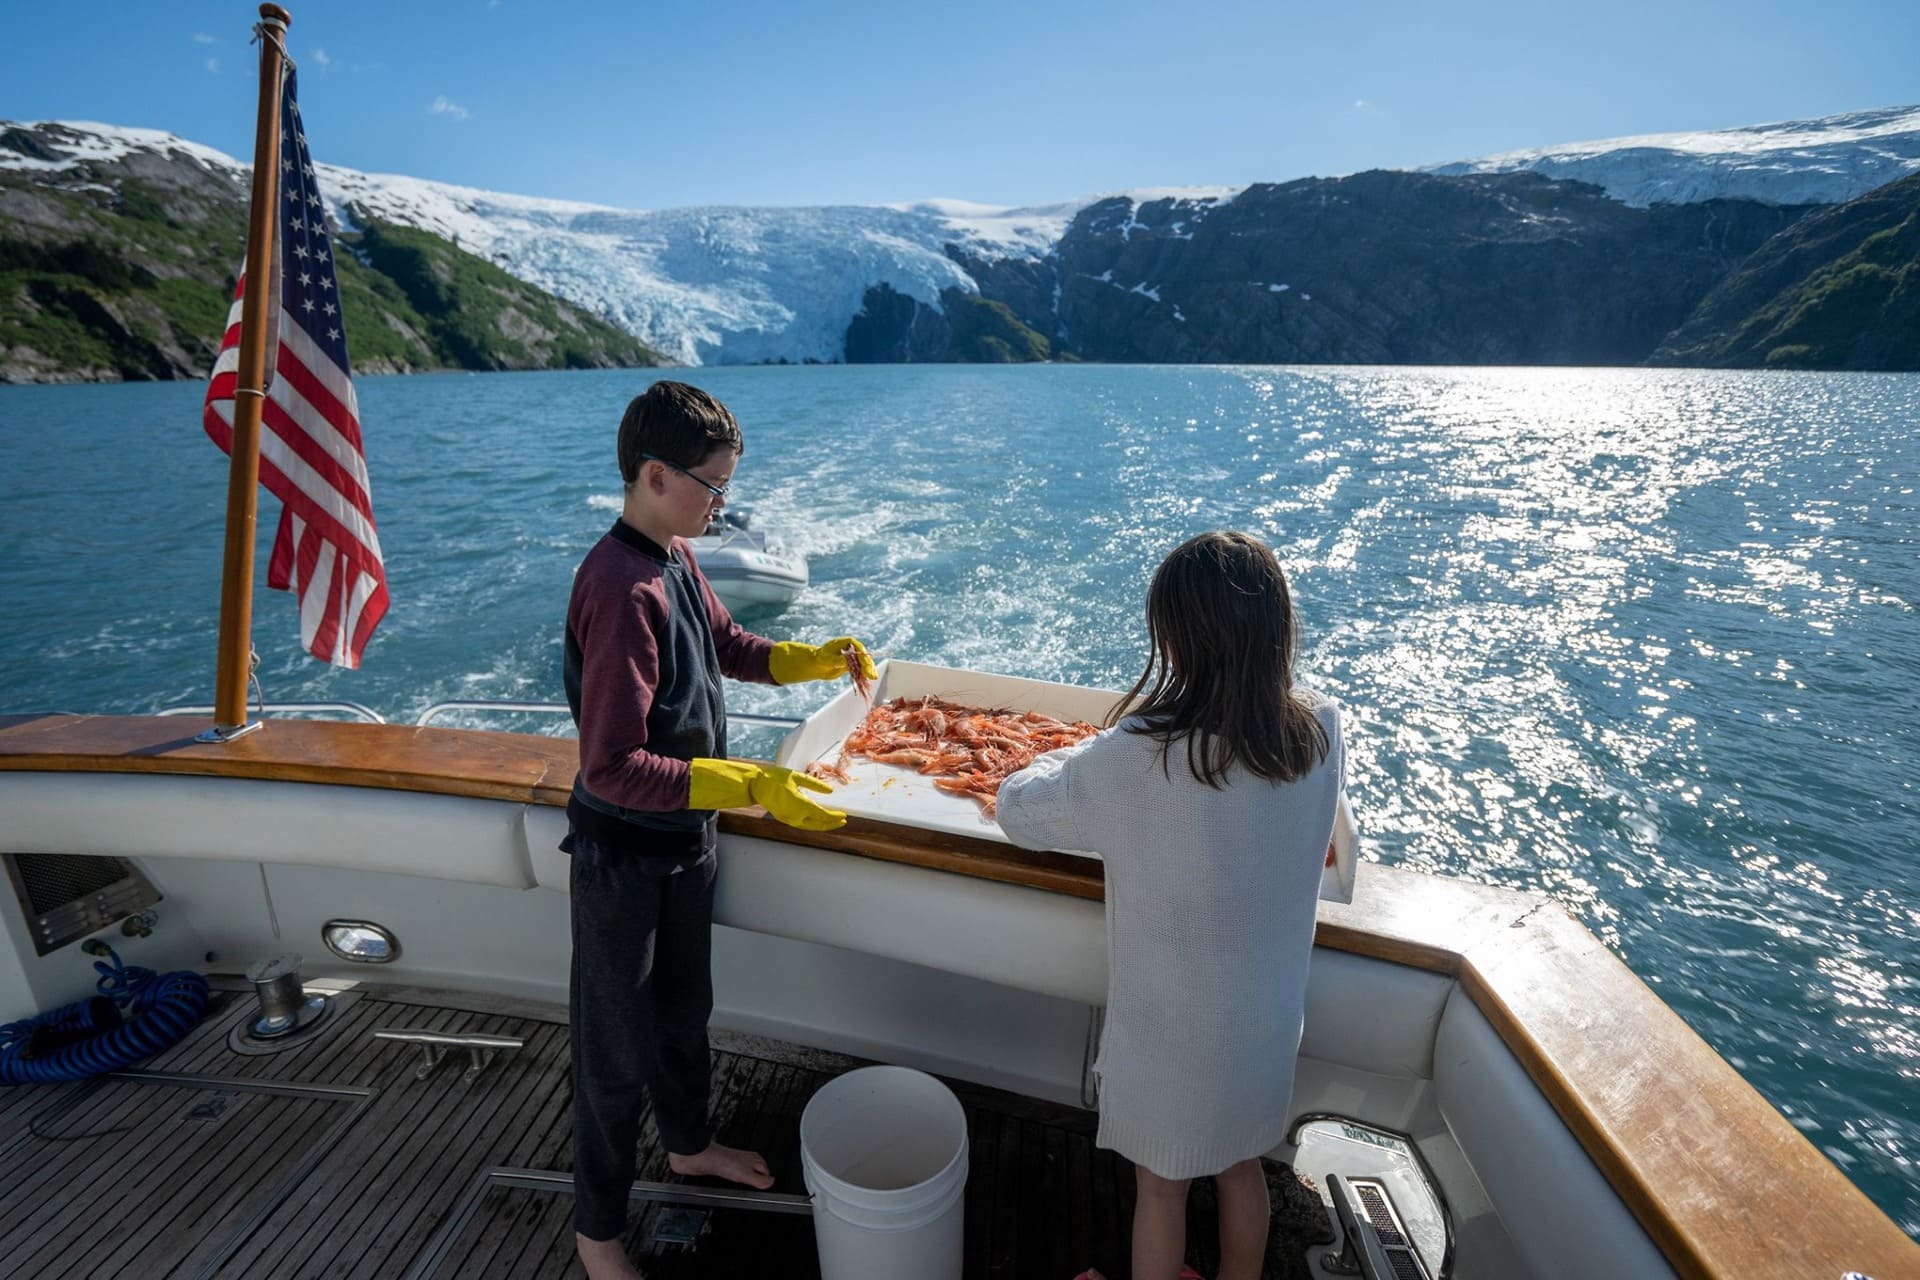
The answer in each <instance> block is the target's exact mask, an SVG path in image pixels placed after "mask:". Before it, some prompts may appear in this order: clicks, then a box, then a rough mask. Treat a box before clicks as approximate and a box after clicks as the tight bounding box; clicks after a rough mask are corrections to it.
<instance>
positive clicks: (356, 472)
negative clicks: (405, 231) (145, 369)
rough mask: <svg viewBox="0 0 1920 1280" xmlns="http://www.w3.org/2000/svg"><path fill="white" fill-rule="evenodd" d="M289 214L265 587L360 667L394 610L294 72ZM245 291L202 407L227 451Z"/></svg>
mask: <svg viewBox="0 0 1920 1280" xmlns="http://www.w3.org/2000/svg"><path fill="white" fill-rule="evenodd" d="M279 212H280V221H279V225H278V227H277V229H276V231H275V236H276V249H277V253H276V255H275V256H276V258H277V259H278V262H277V263H276V266H275V269H276V270H278V271H279V273H280V297H279V300H278V303H277V304H276V305H275V306H274V307H273V312H274V315H273V316H272V317H270V319H269V322H268V324H269V329H270V331H271V332H270V335H269V340H270V342H272V343H273V346H272V347H270V348H269V351H268V357H267V358H268V367H269V368H270V369H271V370H272V373H271V375H270V376H269V378H268V389H267V397H266V403H265V405H264V407H263V413H262V415H261V432H260V483H262V484H264V485H265V486H266V487H267V491H268V492H269V493H271V494H273V495H274V496H275V497H276V498H278V499H280V503H281V507H280V529H279V532H278V533H277V534H276V535H275V537H274V540H273V555H272V558H271V559H270V560H269V562H268V565H267V585H268V586H270V587H272V588H274V589H275V590H278V591H289V590H290V591H293V592H294V593H295V594H296V595H298V596H299V598H300V643H301V644H302V645H304V646H305V647H306V650H307V652H308V653H311V654H312V655H313V656H314V657H316V658H319V659H321V660H322V661H324V662H331V663H334V664H335V665H337V666H342V667H357V666H359V665H360V651H361V649H363V648H364V647H365V646H366V643H367V638H368V637H369V636H371V635H372V634H373V628H374V627H375V625H376V624H378V623H379V621H380V619H381V617H382V616H383V615H385V613H386V612H387V573H386V568H385V566H384V565H382V563H381V561H380V538H379V535H378V534H376V533H375V532H374V527H373V494H372V490H371V489H370V488H369V486H368V484H367V460H366V456H365V453H364V452H363V450H362V449H361V446H360V411H359V407H358V403H357V402H356V400H355V399H354V394H353V381H352V378H351V376H350V374H349V373H348V370H347V335H346V328H345V326H344V324H343V323H342V321H341V316H340V290H339V287H338V282H337V281H336V280H335V278H334V274H333V241H332V239H331V238H330V237H329V236H328V235H327V211H326V205H325V204H324V203H323V202H322V201H321V199H320V189H319V187H318V186H317V185H316V184H315V181H314V173H313V161H312V159H311V158H310V157H309V156H308V155H307V136H306V133H305V132H304V131H303V130H302V129H301V127H300V109H299V107H298V106H296V105H295V103H294V75H293V72H292V70H291V69H289V70H288V72H287V75H286V79H285V83H284V84H283V85H282V87H281V91H280V209H279ZM246 291H247V281H246V277H245V275H244V274H243V275H242V276H241V279H240V283H239V285H238V287H237V288H235V290H234V293H233V308H232V310H230V311H229V312H228V313H227V332H226V336H225V337H224V338H222V339H221V342H220V356H219V359H217V360H216V361H215V362H214V366H213V381H212V383H211V385H209V386H208V387H207V403H206V409H205V411H204V412H203V413H202V415H201V421H202V422H203V423H204V425H205V426H206V429H207V434H208V435H209V436H212V437H213V442H214V443H215V444H217V445H219V446H220V448H221V449H223V450H225V451H226V452H228V453H231V452H232V451H233V402H234V394H233V392H234V384H235V383H236V382H237V381H238V370H239V365H240V310H241V299H242V298H244V297H245V296H246Z"/></svg>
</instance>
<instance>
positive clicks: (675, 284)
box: [0, 107, 1920, 364]
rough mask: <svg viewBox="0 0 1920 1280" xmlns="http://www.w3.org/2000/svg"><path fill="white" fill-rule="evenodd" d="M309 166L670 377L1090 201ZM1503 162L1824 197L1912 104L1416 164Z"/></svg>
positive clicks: (60, 131) (187, 156)
mask: <svg viewBox="0 0 1920 1280" xmlns="http://www.w3.org/2000/svg"><path fill="white" fill-rule="evenodd" d="M26 128H27V129H29V130H32V131H34V132H33V140H32V142H31V143H30V144H28V145H24V146H16V145H11V144H9V145H0V168H12V169H34V170H44V171H50V170H58V169H63V168H68V167H72V166H74V165H78V164H81V163H83V162H88V161H95V162H114V161H128V162H130V163H133V164H135V165H136V166H137V165H139V164H141V163H152V160H153V158H156V157H157V158H161V159H166V160H168V161H169V162H170V163H179V162H181V161H183V160H184V161H187V162H190V163H193V164H196V165H199V166H201V167H203V168H205V169H207V170H210V171H213V172H216V173H220V174H223V175H228V176H231V177H232V178H233V179H234V181H235V182H236V183H239V184H241V186H242V189H244V180H245V174H246V166H244V165H242V164H241V163H240V162H239V161H237V160H235V159H233V158H232V157H230V156H227V155H224V154H222V153H220V152H218V151H215V150H213V149H212V148H210V147H203V146H199V145H198V144H195V143H191V142H186V141H183V140H182V139H180V138H177V137H174V136H173V135H171V134H167V133H162V132H159V131H157V130H152V129H127V128H119V127H116V126H111V125H99V124H90V123H89V124H81V123H65V124H42V125H29V126H26ZM8 136H9V137H10V138H11V137H16V136H17V135H16V134H9V135H8ZM319 169H320V171H321V172H320V179H321V187H322V190H323V191H325V192H326V194H327V198H328V199H329V200H330V201H331V202H332V205H333V212H334V214H335V216H336V217H337V218H338V219H339V220H340V221H342V222H343V223H347V224H351V222H352V220H353V219H352V215H351V214H350V213H349V208H353V209H359V210H363V211H365V213H366V215H367V216H370V217H375V218H379V219H382V220H385V221H390V222H395V223H399V224H402V225H405V226H411V227H418V228H421V229H423V230H427V231H431V232H434V233H437V234H439V235H442V236H445V237H447V238H448V239H450V240H452V241H454V242H455V243H456V244H458V245H459V246H460V247H461V248H463V249H466V250H467V251H468V252H471V253H475V254H478V255H480V256H482V257H485V258H488V259H490V260H492V261H493V262H495V263H497V264H498V265H499V266H501V267H502V268H503V269H505V270H506V271H508V272H509V273H511V274H513V275H515V276H517V277H519V278H520V279H522V280H526V281H529V282H531V283H533V284H537V285H539V286H541V287H542V288H545V289H547V290H549V291H551V292H553V293H555V294H558V295H559V296H560V297H562V298H565V299H567V300H568V301H571V302H573V303H576V304H578V305H580V306H583V307H586V308H588V309H590V310H592V311H595V312H597V313H599V314H601V315H604V316H606V317H607V318H608V319H610V320H612V321H613V322H614V323H616V324H619V325H621V326H622V327H623V328H625V329H627V330H628V331H630V332H632V333H634V334H636V335H637V336H639V337H640V338H641V339H642V340H644V341H645V342H647V343H648V344H650V345H651V346H653V347H654V348H656V349H657V350H659V351H661V352H663V353H665V354H666V355H668V356H670V357H672V358H674V359H677V360H680V361H683V362H685V363H687V364H709V363H718V364H737V363H752V362H759V361H775V360H787V361H792V362H801V361H808V360H814V361H823V362H831V361H837V360H840V359H842V358H844V354H845V339H846V331H847V325H848V323H849V322H850V321H851V320H852V319H853V317H854V316H855V315H856V314H857V313H858V312H859V310H860V307H861V304H862V302H863V300H864V298H865V295H866V292H867V290H868V289H869V288H871V287H873V286H875V285H879V284H887V285H890V286H892V287H893V289H894V290H896V291H897V292H899V293H903V294H906V295H907V296H909V297H912V298H916V299H918V300H919V301H921V302H924V303H926V304H928V305H930V306H934V307H938V306H939V299H940V294H941V291H942V290H944V289H947V288H958V289H961V290H964V291H968V292H973V291H976V289H977V285H976V284H975V282H974V280H973V279H972V277H970V276H969V275H968V274H967V272H966V270H965V269H963V268H962V267H961V266H960V264H959V263H957V262H955V261H954V260H953V258H952V257H951V256H949V254H948V252H947V249H948V246H955V247H957V248H958V249H960V250H961V251H963V253H964V255H966V256H968V257H972V258H981V259H987V260H996V259H1003V258H1009V257H1019V258H1029V259H1041V258H1044V257H1046V256H1047V254H1048V253H1049V252H1051V250H1052V248H1053V246H1054V245H1056V244H1057V243H1058V242H1059V240H1060V238H1061V237H1062V236H1063V235H1064V234H1065V233H1066V230H1067V227H1068V226H1069V225H1070V224H1071V223H1072V221H1073V218H1074V216H1075V214H1077V213H1078V212H1079V211H1080V210H1082V209H1084V208H1086V207H1087V206H1088V205H1089V204H1092V203H1094V202H1095V201H1096V200H1099V199H1107V198H1110V197H1105V196H1099V197H1088V198H1085V199H1081V200H1070V201H1065V202H1062V203H1058V204H1046V205H1034V206H1028V207H1019V208H1007V207H1002V206H998V205H981V204H971V203H968V202H965V201H960V200H923V201H918V202H914V203H908V204H899V205H890V206H826V207H816V208H748V207H725V208H722V207H711V208H692V209H664V210H627V209H615V208H609V207H607V206H604V205H596V204H585V203H581V202H577V201H567V200H550V199H542V198H538V197H533V196H518V195H508V194H503V193H500V192H494V191H482V190H478V189H476V188H472V187H460V186H454V185H452V184H449V183H442V182H429V181H426V180H424V179H419V178H408V177H403V176H397V175H391V174H369V173H360V172H358V171H356V170H352V169H343V168H339V167H337V166H334V165H327V164H322V165H320V166H319ZM1514 169H1535V170H1538V171H1540V172H1542V173H1546V174H1549V175H1551V176H1554V177H1564V178H1576V179H1579V180H1582V181H1586V182H1594V183H1598V184H1600V185H1601V186H1603V187H1604V188H1606V190H1607V191H1608V192H1609V193H1610V194H1612V195H1614V196H1615V197H1616V198H1618V199H1621V200H1624V201H1626V202H1627V203H1630V204H1637V205H1645V204H1648V203H1651V202H1654V201H1661V200H1665V201H1674V202H1690V201H1697V200H1705V199H1710V198H1712V197H1715V196H1740V197H1745V198H1749V199H1754V200H1762V201H1767V202H1770V203H1774V204H1801V203H1833V202H1839V201H1843V200H1848V199H1851V198H1852V197H1854V196H1856V195H1859V194H1861V193H1862V192H1864V191H1867V190H1869V189H1871V188H1873V187H1875V186H1879V185H1881V184H1882V183H1885V182H1890V181H1893V180H1894V179H1896V178H1899V177H1902V176H1904V175H1906V174H1907V173H1911V172H1913V171H1915V170H1916V169H1920V107H1902V108H1889V109H1885V110H1879V111H1861V112H1855V113H1852V114H1849V115H1839V116H1829V117H1826V118H1824V119H1820V120H1812V121H1802V122H1797V123H1789V124H1774V125H1760V126H1755V127H1753V128H1748V129H1730V130H1724V131H1722V132H1718V133H1700V134H1659V135H1652V136H1648V137H1640V138H1615V139H1611V140H1608V141H1605V142H1593V143H1579V144H1574V145H1570V146H1561V147H1549V148H1542V149H1539V150H1534V151H1514V152H1508V153H1505V154H1503V155H1497V156H1487V157H1484V158H1482V159H1479V160H1468V161H1461V162H1457V163H1454V164H1447V165H1437V166H1433V167H1431V168H1430V169H1428V170H1427V171H1428V172H1433V173H1488V172H1502V171H1508V170H1514ZM1243 189H1244V188H1237V187H1220V188H1205V189H1201V188H1143V189H1139V190H1135V191H1129V192H1123V193H1119V194H1120V195H1121V196H1122V197H1123V198H1126V199H1128V200H1130V201H1131V202H1132V205H1133V213H1132V214H1130V215H1129V220H1128V224H1127V225H1128V226H1132V225H1136V224H1135V223H1134V222H1133V221H1132V220H1133V219H1134V218H1137V216H1138V213H1139V211H1140V209H1141V208H1142V207H1143V206H1145V205H1146V204H1148V203H1150V202H1152V201H1154V200H1161V199H1168V198H1172V199H1176V200H1179V201H1182V202H1185V204H1186V205H1208V204H1211V205H1218V204H1221V203H1224V202H1226V201H1230V200H1232V199H1233V198H1234V197H1235V196H1236V195H1237V194H1238V193H1239V192H1240V191H1241V190H1243ZM1183 207H1184V206H1183ZM1180 212H1182V209H1179V208H1177V209H1176V213H1180ZM1186 212H1187V214H1188V216H1191V210H1186ZM1175 230H1176V232H1177V231H1178V227H1176V228H1175Z"/></svg>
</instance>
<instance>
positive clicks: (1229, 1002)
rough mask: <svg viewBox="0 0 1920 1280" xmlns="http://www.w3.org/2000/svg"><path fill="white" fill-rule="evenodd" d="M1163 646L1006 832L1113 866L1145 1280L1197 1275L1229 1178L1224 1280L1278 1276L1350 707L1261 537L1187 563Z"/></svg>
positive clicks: (1152, 622)
mask: <svg viewBox="0 0 1920 1280" xmlns="http://www.w3.org/2000/svg"><path fill="white" fill-rule="evenodd" d="M1147 636H1148V639H1149V641H1150V642H1151V644H1152V654H1151V656H1150V657H1149V659H1148V662H1147V668H1146V671H1145V673H1143V674H1142V675H1141V677H1140V680H1139V683H1137V684H1135V685H1134V687H1133V689H1132V691H1131V692H1129V693H1128V695H1127V696H1126V698H1124V699H1122V700H1121V702H1120V704H1119V705H1118V706H1117V707H1115V708H1114V713H1113V717H1112V718H1111V719H1110V721H1109V724H1110V725H1111V726H1112V727H1110V728H1109V729H1108V730H1107V731H1106V732H1104V733H1102V734H1100V735H1099V736H1098V737H1095V738H1091V739H1089V740H1088V741H1086V742H1084V743H1082V744H1080V745H1079V746H1077V747H1074V748H1071V749H1069V750H1066V751H1058V752H1055V753H1053V754H1051V755H1047V756H1042V757H1041V758H1040V759H1038V760H1035V761H1034V762H1033V764H1032V765H1031V766H1029V767H1028V768H1027V769H1026V770H1024V771H1023V772H1021V773H1017V774H1015V775H1014V776H1012V777H1010V778H1008V779H1007V780H1006V782H1005V783H1003V784H1002V785H1001V788H1000V795H999V821H1000V826H1001V828H1002V829H1003V830H1004V831H1005V832H1006V834H1007V837H1008V838H1009V839H1011V840H1012V841H1013V842H1014V843H1015V844H1017V845H1021V846H1023V847H1025V848H1033V849H1043V848H1044V849H1075V850H1086V851H1089V852H1093V853H1098V854H1099V855H1100V856H1101V858H1102V859H1104V860H1105V863H1106V876H1107V1013H1106V1024H1105V1029H1104V1031H1103V1032H1102V1034H1101V1041H1100V1055H1099V1058H1098V1059H1097V1060H1096V1061H1095V1063H1094V1068H1093V1069H1094V1072H1095V1074H1096V1075H1097V1076H1098V1077H1099V1081H1100V1132H1099V1137H1098V1142H1099V1145H1101V1146H1103V1147H1110V1148H1112V1149H1113V1150H1115V1151H1118V1152H1119V1153H1120V1154H1121V1155H1124V1156H1126V1157H1127V1158H1128V1159H1129V1160H1131V1161H1133V1163H1134V1165H1135V1169H1136V1178H1137V1184H1138V1196H1137V1197H1136V1200H1135V1205H1134V1216H1133V1275H1134V1278H1135V1280H1175V1277H1176V1276H1180V1275H1188V1274H1191V1273H1190V1272H1185V1271H1183V1270H1182V1258H1181V1254H1182V1252H1183V1245H1184V1243H1185V1241H1186V1203H1187V1187H1188V1184H1189V1183H1190V1182H1191V1181H1192V1179H1194V1178H1196V1177H1204V1176H1208V1175H1211V1176H1213V1177H1214V1179H1215V1181H1216V1184H1217V1186H1218V1190H1219V1198H1220V1245H1221V1260H1220V1280H1258V1277H1259V1275H1260V1271H1261V1262H1262V1259H1263V1257H1264V1255H1265V1252H1266V1240H1267V1218H1268V1214H1269V1212H1270V1209H1269V1205H1268V1201H1267V1185H1266V1180H1265V1178H1264V1177H1263V1176H1262V1174H1261V1171H1260V1159H1259V1157H1260V1155H1261V1153H1262V1152H1265V1151H1268V1150H1270V1149H1271V1148H1273V1147H1274V1146H1277V1145H1278V1144H1279V1143H1280V1142H1281V1141H1282V1139H1283V1138H1284V1137H1285V1132H1286V1126H1287V1116H1288V1097H1289V1095H1290V1094H1291V1093H1292V1090H1293V1069H1294V1058H1295V1056H1296V1054H1297V1053H1298V1051H1299V1048H1300V1026H1301V1010H1302V1006H1303V1004H1304V1002H1305V999H1306V987H1307V961H1308V957H1309V956H1310V954H1311V953H1312V950H1313V922H1314V904H1315V902H1316V901H1317V898H1318V893H1319V884H1320V870H1321V866H1322V864H1323V862H1324V861H1325V855H1326V851H1327V845H1328V841H1329V840H1330V838H1331V837H1332V834H1333V824H1334V812H1335V807H1336V805H1337V803H1338V801H1339V797H1340V792H1341V787H1342V785H1343V782H1344V768H1345V752H1344V750H1343V747H1342V743H1341V737H1340V721H1339V714H1338V710H1339V709H1338V707H1337V706H1336V705H1335V704H1334V703H1333V702H1332V701H1330V700H1329V699H1326V698H1322V697H1319V696H1318V695H1315V694H1313V693H1310V692H1308V691H1307V690H1305V689H1299V688H1296V687H1295V686H1294V683H1293V651H1294V618H1293V603H1292V600H1291V598H1290V597H1289V595H1288V592H1287V582H1286V578H1285V577H1284V576H1283V575H1282V573H1281V571H1280V563H1279V561H1278V560H1276V559H1275V558H1274V555H1273V552H1272V551H1271V550H1269V549H1268V548H1267V546H1266V545H1265V544H1264V543H1262V542H1260V541H1259V540H1258V539H1256V538H1252V537H1249V536H1248V535H1246V534H1244V533H1207V534H1202V535H1200V536H1199V537H1197V538H1193V539H1191V540H1190V541H1188V542H1186V543H1184V544H1182V545H1181V546H1180V547H1179V548H1177V549H1176V550H1175V551H1174V552H1173V554H1171V555H1169V556H1168V557H1167V558H1166V560H1165V562H1164V563H1162V564H1161V566H1160V568H1159V570H1158V571H1157V572H1156V573H1155V574H1154V576H1153V585H1152V586H1151V587H1150V588H1149V589H1148V592H1147ZM1142 690H1145V693H1144V695H1143V694H1142V692H1141V691H1142ZM1136 698H1137V699H1138V701H1137V702H1136V701H1135V699H1136ZM1129 708H1131V709H1129ZM1086 1275H1087V1276H1091V1277H1094V1280H1098V1273H1096V1272H1088V1273H1086Z"/></svg>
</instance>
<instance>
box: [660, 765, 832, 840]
mask: <svg viewBox="0 0 1920 1280" xmlns="http://www.w3.org/2000/svg"><path fill="white" fill-rule="evenodd" d="M692 765H693V768H692V772H691V775H690V776H691V780H690V782H689V783H688V785H687V807H688V808H689V809H738V808H741V807H742V806H744V805H749V804H757V805H759V806H760V807H761V808H762V809H765V810H766V811H767V815H768V816H769V817H771V818H772V819H774V821H776V822H784V823H786V824H787V825H788V826H790V827H799V828H800V829H801V830H802V831H831V830H833V829H834V828H835V827H839V826H844V825H845V824H846V821H847V815H846V814H844V813H842V812H840V811H839V810H838V809H829V808H827V807H826V806H824V805H822V804H821V803H820V802H819V801H818V800H815V799H814V798H813V797H812V796H810V795H807V794H806V793H807V792H809V791H816V792H819V793H820V794H822V795H832V794H833V788H832V787H830V786H828V785H827V784H826V783H824V782H822V781H820V779H818V778H816V777H814V776H812V775H811V774H805V773H801V772H800V771H798V770H797V769H782V768H781V767H780V766H779V765H776V764H748V763H747V762H746V761H744V760H714V759H710V758H707V757H705V756H702V757H699V758H697V759H695V760H694V761H693V762H692Z"/></svg>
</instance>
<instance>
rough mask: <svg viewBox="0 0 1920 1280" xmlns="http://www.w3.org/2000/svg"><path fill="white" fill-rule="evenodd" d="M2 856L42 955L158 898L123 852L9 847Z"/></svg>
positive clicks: (151, 903)
mask: <svg viewBox="0 0 1920 1280" xmlns="http://www.w3.org/2000/svg"><path fill="white" fill-rule="evenodd" d="M5 861H6V864H7V878H8V879H9V880H10V881H12V882H13V892H14V896H15V897H16V898H18V899H19V901H20V911H21V914H22V915H24V916H26V918H27V922H28V924H29V925H30V926H31V928H32V931H33V947H34V950H35V951H36V952H37V953H38V954H40V955H43V956H44V955H47V954H48V953H50V952H53V951H57V950H59V949H60V948H61V947H64V946H65V945H67V943H69V942H72V941H73V940H74V939H75V938H84V937H85V936H86V935H88V934H90V933H93V932H96V931H97V930H100V929H104V928H106V927H107V926H108V925H110V924H114V923H116V922H117V921H120V920H124V919H126V918H127V917H128V916H130V915H132V914H134V913H135V912H136V911H141V910H144V909H145V908H147V907H150V906H152V905H153V904H154V903H156V902H158V901H160V894H159V893H158V892H157V891H156V890H155V889H154V887H153V885H152V884H151V883H149V882H148V880H147V878H146V877H145V876H143V875H141V874H140V870H139V868H138V867H135V866H134V865H133V864H132V863H131V862H128V861H127V860H126V859H125V858H115V857H107V856H102V857H92V856H89V855H86V854H73V853H9V854H6V855H5Z"/></svg>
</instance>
